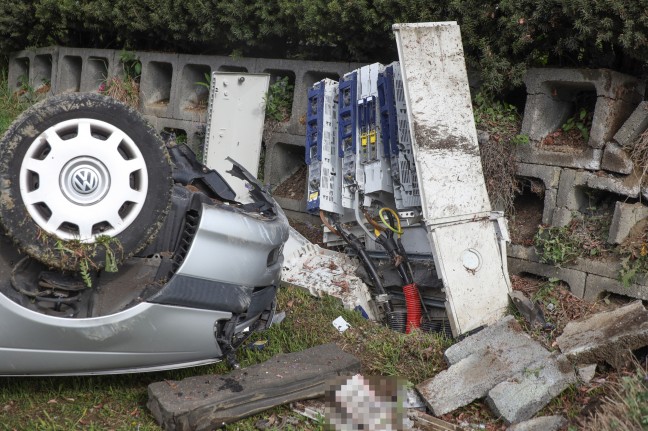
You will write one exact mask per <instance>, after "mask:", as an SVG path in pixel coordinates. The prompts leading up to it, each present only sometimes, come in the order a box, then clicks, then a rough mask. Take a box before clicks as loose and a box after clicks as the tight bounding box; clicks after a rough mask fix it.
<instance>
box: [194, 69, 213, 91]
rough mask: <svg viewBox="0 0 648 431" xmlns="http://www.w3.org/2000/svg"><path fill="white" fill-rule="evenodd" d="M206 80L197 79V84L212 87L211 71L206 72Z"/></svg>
mask: <svg viewBox="0 0 648 431" xmlns="http://www.w3.org/2000/svg"><path fill="white" fill-rule="evenodd" d="M204 77H205V80H204V81H197V82H196V85H200V86H201V87H205V88H207V89H209V88H210V87H211V75H210V74H209V73H205V75H204Z"/></svg>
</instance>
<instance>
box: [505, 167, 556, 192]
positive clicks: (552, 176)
mask: <svg viewBox="0 0 648 431" xmlns="http://www.w3.org/2000/svg"><path fill="white" fill-rule="evenodd" d="M561 170H562V169H560V168H558V167H555V166H545V165H536V164H531V163H518V164H517V170H516V173H517V175H519V176H521V177H528V178H538V179H540V180H542V182H543V184H544V186H545V188H548V189H549V188H554V189H555V188H556V187H558V182H559V181H560V172H561Z"/></svg>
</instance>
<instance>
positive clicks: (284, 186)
mask: <svg viewBox="0 0 648 431" xmlns="http://www.w3.org/2000/svg"><path fill="white" fill-rule="evenodd" d="M307 175H308V167H307V166H306V165H303V166H302V167H301V168H299V169H298V170H297V172H295V173H294V174H292V175H291V176H290V177H289V178H288V179H287V180H285V181H284V182H283V183H281V184H279V185H278V186H277V188H276V189H275V190H274V192H273V193H272V194H273V195H274V196H278V197H280V198H288V199H297V200H302V199H303V198H304V195H305V194H306V177H307Z"/></svg>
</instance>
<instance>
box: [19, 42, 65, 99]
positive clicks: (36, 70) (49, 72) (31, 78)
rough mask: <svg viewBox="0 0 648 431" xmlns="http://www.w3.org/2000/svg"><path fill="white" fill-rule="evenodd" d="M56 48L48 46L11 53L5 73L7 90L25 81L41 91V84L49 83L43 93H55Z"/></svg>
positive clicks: (56, 71)
mask: <svg viewBox="0 0 648 431" xmlns="http://www.w3.org/2000/svg"><path fill="white" fill-rule="evenodd" d="M58 50H59V48H58V47H57V46H50V47H46V48H36V49H26V50H23V51H18V52H13V53H11V55H10V56H9V73H8V75H7V79H8V85H9V90H11V91H15V90H18V89H19V88H20V87H21V86H22V85H23V84H24V83H27V84H29V85H30V86H31V87H32V88H33V89H34V90H40V91H43V90H44V89H43V86H44V85H47V84H48V83H49V85H50V89H49V91H47V92H46V93H45V94H47V95H52V94H56V79H57V73H58Z"/></svg>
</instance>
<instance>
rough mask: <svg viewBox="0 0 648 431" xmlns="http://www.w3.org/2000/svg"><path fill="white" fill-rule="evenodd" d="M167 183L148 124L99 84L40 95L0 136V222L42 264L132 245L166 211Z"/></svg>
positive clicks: (73, 265) (100, 258)
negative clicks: (90, 89)
mask: <svg viewBox="0 0 648 431" xmlns="http://www.w3.org/2000/svg"><path fill="white" fill-rule="evenodd" d="M171 186H172V177H171V166H170V161H169V156H168V153H167V151H166V147H165V146H164V143H163V142H162V140H161V139H160V137H159V136H158V134H157V133H156V132H155V130H153V128H152V127H151V126H150V125H148V123H146V121H145V120H144V119H143V118H142V116H141V115H140V114H139V113H137V112H136V111H135V110H133V109H131V108H129V107H127V106H126V105H124V104H122V103H120V102H118V101H116V100H114V99H112V98H109V97H105V96H102V95H99V94H94V93H92V94H83V93H70V94H64V95H60V96H55V97H51V98H48V99H46V100H45V101H43V102H41V103H39V104H38V105H35V106H33V107H31V108H30V109H28V110H27V111H25V112H24V113H23V114H22V115H21V116H20V117H19V118H18V119H17V120H16V121H15V122H14V123H13V124H12V125H11V127H10V128H9V130H8V131H7V132H6V134H5V135H4V137H3V138H2V140H0V223H1V224H2V225H3V227H4V229H5V231H6V233H7V235H8V236H9V237H11V238H12V239H13V240H14V241H15V242H16V243H17V245H18V247H19V248H20V249H21V250H22V251H24V252H25V253H27V254H29V255H30V256H32V257H34V258H35V259H37V260H39V261H41V262H43V263H45V264H46V265H49V266H50V267H54V268H59V269H69V270H75V269H78V268H79V263H80V261H79V259H80V258H81V257H82V258H83V259H86V261H85V265H86V269H87V268H88V267H89V266H88V261H87V259H90V263H91V264H92V267H94V268H100V267H103V266H104V264H105V261H106V257H108V258H109V259H111V260H112V258H116V259H117V260H120V259H123V258H126V257H128V256H130V255H132V254H133V253H135V252H137V251H138V250H140V249H141V248H142V247H144V246H145V245H146V244H147V243H148V242H149V241H150V240H151V239H152V238H153V237H154V236H155V234H156V233H157V231H158V230H159V228H160V226H161V224H162V222H163V220H164V217H165V215H166V213H167V212H168V209H169V205H170V199H171ZM99 244H101V246H98V245H99ZM107 249H110V251H109V252H107ZM107 254H109V256H106V255H107ZM81 263H82V262H81ZM82 264H83V263H82Z"/></svg>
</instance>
